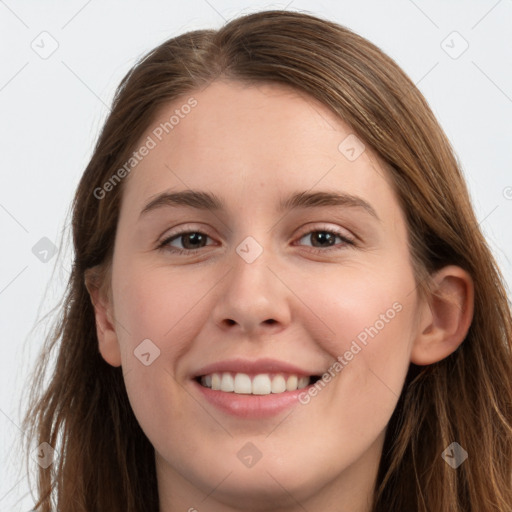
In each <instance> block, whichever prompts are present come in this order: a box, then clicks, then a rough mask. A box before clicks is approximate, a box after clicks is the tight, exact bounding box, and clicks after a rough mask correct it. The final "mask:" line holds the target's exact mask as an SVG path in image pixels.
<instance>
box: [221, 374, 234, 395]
mask: <svg viewBox="0 0 512 512" xmlns="http://www.w3.org/2000/svg"><path fill="white" fill-rule="evenodd" d="M220 390H221V391H227V392H229V391H234V390H235V385H234V382H233V376H232V375H231V373H223V374H222V380H221V381H220Z"/></svg>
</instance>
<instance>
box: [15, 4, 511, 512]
mask: <svg viewBox="0 0 512 512" xmlns="http://www.w3.org/2000/svg"><path fill="white" fill-rule="evenodd" d="M221 77H222V78H224V79H230V80H236V81H242V82H245V83H248V84H250V83H259V82H277V83H281V84H286V85H288V86H291V87H293V88H295V89H296V90H300V91H301V92H304V93H307V94H309V95H311V96H313V97H314V98H316V99H318V100H319V101H321V102H322V103H323V104H325V105H326V106H328V107H329V108H330V109H331V110H332V111H333V112H335V113H336V114H337V115H339V117H340V118H341V119H342V120H344V121H345V122H346V123H348V124H349V125H350V126H351V127H352V129H353V131H354V132H355V133H356V134H357V135H358V136H359V137H360V138H361V139H362V140H363V141H365V143H367V144H368V145H370V146H371V147H372V148H373V150H374V151H376V153H377V154H378V155H379V156H380V157H381V159H382V161H383V162H384V163H385V165H386V166H387V168H388V171H389V174H390V176H391V178H392V181H393V183H394V186H395V188H396V190H397V193H398V196H399V199H400V202H401V206H402V208H403V211H404V213H405V215H406V219H407V224H408V233H409V246H410V251H411V256H412V260H413V262H414V268H415V273H416V280H417V283H418V290H419V292H420V293H426V292H427V290H428V276H429V275H430V274H431V273H432V272H434V271H435V270H437V269H440V268H441V267H443V266H445V265H448V264H454V265H458V266H460V267H462V268H463V269H465V270H466V271H467V272H468V273H469V274H470V275H471V277H472V278H473V281H474V286H475V305H474V317H473V321H472V324H471V327H470V330H469V332H468V334H467V337H466V339H465V340H464V342H463V343H462V345H461V346H460V347H459V349H458V350H456V351H455V352H454V353H453V354H451V355H450V356H449V357H447V358H445V359H443V360H442V361H440V362H438V363H435V364H432V365H429V366H424V367H419V366H415V365H413V364H411V365H410V369H409V373H408V376H407V379H406V383H405V386H404V388H403V391H402V394H401V396H400V399H399V402H398V405H397V407H396V410H395V411H394V413H393V416H392V417H391V420H390V423H389V425H388V429H387V432H386V439H385V443H384V450H383V454H382V458H381V464H380V468H379V473H378V480H377V485H376V488H375V493H374V496H373V509H372V510H373V512H384V511H385V512H389V511H390V510H392V511H400V512H402V511H408V512H410V511H421V512H432V511H436V512H448V511H449V512H462V511H464V512H468V511H475V512H476V511H478V512H483V511H486V512H489V511H491V510H496V511H501V512H505V511H508V512H510V511H512V356H511V348H512V347H511V338H512V333H511V325H512V321H511V312H510V304H509V302H508V299H507V294H506V290H505V286H504V284H503V278H502V276H501V274H500V272H499V270H498V268H497V266H496V263H495V260H494V259H493V256H492V254H491V252H490V250H489V248H488V246H487V244H486V242H485V240H484V237H483V235H482V233H481V231H480V229H479V226H478V222H477V220H476V218H475V215H474V212H473V209H472V206H471V203H470V199H469V195H468V191H467V189H466V185H465V182H464V179H463V176H462V172H461V169H460V167H459V164H458V162H457V160H456V157H455V155H454V152H453V150H452V148H451V146H450V144H449V142H448V140H447V138H446V136H445V134H444V132H443V130H442V129H441V127H440V126H439V124H438V122H437V121H436V119H435V117H434V115H433V113H432V111H431V110H430V108H429V106H428V104H427V102H426V100H425V99H424V98H423V96H422V95H421V93H420V92H419V91H418V89H417V88H416V87H415V85H414V83H412V81H411V80H410V79H409V78H408V77H407V76H406V75H405V73H404V72H403V71H402V70H401V69H400V68H399V67H398V65H397V64H396V63H395V62H394V61H393V60H392V59H391V58H389V57H388V56H386V55H385V54H384V53H383V52H382V51H381V50H379V48H377V47H376V46H375V45H373V44H372V43H370V42H369V41H367V40H366V39H364V38H362V37H360V36H359V35H357V34H355V33H353V32H352V31H350V30H349V29H347V28H344V27H342V26H340V25H338V24H336V23H333V22H331V21H327V20H323V19H321V18H318V17H315V16H311V15H309V14H304V13H298V12H287V11H279V10H275V11H262V12H258V13H255V14H250V15H245V16H242V17H239V18H237V19H234V20H232V21H230V22H229V23H227V24H226V25H225V26H224V27H222V28H221V29H220V30H217V31H214V30H197V31H193V32H189V33H186V34H183V35H180V36H179V37H176V38H173V39H170V40H168V41H166V42H164V43H163V44H161V45H160V46H158V47H157V48H155V49H154V50H152V51H151V52H150V53H148V54H147V55H146V56H145V57H144V58H143V59H141V61H140V62H138V63H137V65H135V66H134V67H133V68H132V69H131V70H130V72H129V73H128V74H127V75H126V76H125V77H124V79H123V80H122V82H121V84H120V85H119V87H118V89H117V92H116V95H115V98H114V101H113V105H112V112H111V114H110V115H109V117H108V119H107V120H106V122H105V125H104V127H103V129H102V132H101V134H100V136H99V139H98V141H97V144H96V146H95V149H94V153H93V155H92V158H91V160H90V162H89V164H88V166H87V168H86V169H85V172H84V174H83V177H82V179H81V182H80V184H79V187H78V189H77V192H76V196H75V198H74V202H73V217H72V229H73V243H74V264H73V268H72V272H71V275H70V278H69V283H68V287H67V292H66V297H65V301H64V307H63V308H62V314H61V316H60V317H59V319H58V321H57V322H56V325H55V328H54V331H53V333H52V335H51V336H50V337H49V338H48V339H47V340H46V346H45V349H44V352H43V354H42V356H41V358H40V360H39V363H38V366H37V372H36V376H35V378H34V381H33V386H32V394H31V402H30V407H29V412H28V413H27V416H26V419H25V422H24V426H25V428H26V430H27V433H28V438H29V439H31V440H32V441H34V440H36V441H37V443H43V442H48V443H49V444H50V445H51V446H54V447H57V450H58V453H59V454H60V456H59V457H58V458H57V459H56V461H55V462H54V464H53V465H52V466H50V467H49V468H47V469H43V468H40V469H38V481H37V497H38V503H37V504H36V507H35V508H36V509H37V510H41V511H43V512H49V511H51V510H52V509H53V507H55V510H60V511H61V512H75V511H76V512H78V511H81V512H85V511H92V510H100V511H107V510H108V511H109V512H121V511H122V512H127V511H128V512H136V511H137V512H141V511H157V510H158V493H157V481H156V475H155V463H154V449H153V447H152V445H151V444H150V442H149V440H148V439H147V438H146V437H145V435H144V433H143V432H142V430H141V428H140V427H139V425H138V423H137V420H136V418H135V416H134V414H133V411H132V409H131V407H130V404H129V401H128V397H127V394H126V390H125V386H124V382H123V375H122V369H121V368H114V367H111V366H110V365H108V364H107V363H106V362H105V361H104V360H103V359H102V357H101V355H100V354H99V351H98V340H97V336H96V330H95V316H94V311H93V307H92V304H91V299H90V296H89V294H88V291H87V289H86V286H85V283H84V277H85V273H86V270H88V269H92V268H93V267H97V268H100V269H102V270H107V269H108V267H109V265H110V263H111V258H112V250H113V245H114V239H115V236H116V226H117V221H118V216H119V206H120V201H121V197H122V191H123V181H122V180H121V182H120V183H119V184H117V185H116V186H114V187H113V188H112V190H111V191H109V193H108V196H107V197H105V198H103V199H98V198H97V194H96V195H95V194H94V190H97V189H98V188H101V187H103V185H104V184H105V183H106V182H107V181H108V180H109V179H110V178H111V177H112V176H113V175H114V174H115V173H116V171H117V170H118V169H119V168H120V167H122V166H123V164H124V163H125V162H126V161H127V160H128V159H129V158H130V155H131V153H132V152H133V151H134V149H135V145H136V143H137V141H138V140H139V139H140V137H141V136H142V135H143V134H144V132H145V131H146V130H147V129H148V128H149V127H150V126H151V122H152V120H153V119H154V118H155V115H156V114H157V113H158V110H159V108H160V107H162V106H163V105H164V104H167V103H169V102H171V101H173V100H176V99H177V98H179V97H184V95H187V94H189V95H190V94H192V93H193V91H194V90H198V89H201V88H203V87H206V86H208V84H210V83H211V82H212V81H214V80H216V79H218V78H221ZM107 284H108V283H107ZM52 355H53V356H54V357H55V361H56V362H55V364H54V365H53V364H52V365H50V360H51V358H52ZM48 372H49V373H48ZM45 379H48V383H47V384H46V380H45ZM43 383H45V384H44V385H43ZM453 441H457V442H458V443H459V444H460V445H461V446H462V447H463V448H464V449H465V450H466V451H467V452H468V454H469V458H468V460H467V461H466V462H464V463H463V464H462V465H461V466H459V467H458V468H457V469H453V468H452V467H450V466H449V465H448V464H447V463H446V462H445V461H444V460H443V458H442V457H441V453H442V452H443V450H444V449H445V448H446V447H448V446H449V445H450V443H452V442H453ZM31 446H32V445H31Z"/></svg>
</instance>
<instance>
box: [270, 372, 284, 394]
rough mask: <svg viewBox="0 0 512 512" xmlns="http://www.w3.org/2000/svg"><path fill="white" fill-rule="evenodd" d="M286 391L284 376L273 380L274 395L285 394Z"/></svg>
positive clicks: (277, 376) (278, 376)
mask: <svg viewBox="0 0 512 512" xmlns="http://www.w3.org/2000/svg"><path fill="white" fill-rule="evenodd" d="M284 391H286V381H285V380H284V377H283V376H282V375H276V376H275V377H274V378H273V379H272V393H283V392H284Z"/></svg>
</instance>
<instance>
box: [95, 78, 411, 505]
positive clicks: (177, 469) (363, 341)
mask: <svg viewBox="0 0 512 512" xmlns="http://www.w3.org/2000/svg"><path fill="white" fill-rule="evenodd" d="M171 116H174V118H172V119H171ZM170 119H171V120H170ZM166 122H167V125H165V123H166ZM148 137H149V138H148ZM143 145H145V146H146V148H147V150H142V151H139V157H140V162H139V163H138V164H137V165H136V167H135V168H134V170H132V171H131V173H130V175H129V176H128V177H127V178H125V179H126V183H124V184H123V185H124V186H125V189H124V192H123V202H122V207H121V212H120V219H119V225H118V231H117V235H116V242H115V251H114V257H113V270H112V292H113V313H114V317H115V320H116V323H115V331H116V337H117V339H116V344H118V347H119V355H118V359H116V357H115V356H112V351H111V352H110V356H107V357H106V358H107V359H108V360H109V362H110V363H111V364H114V365H116V364H119V363H121V364H122V366H123V372H124V378H125V382H126V387H127V391H128V395H129V398H130V402H131V405H132V407H133V410H134V413H135V415H136V417H137V419H138V421H139V423H140V425H141V427H142V428H143V430H144V432H145V433H146V435H147V437H148V438H149V440H150V441H151V443H152V444H153V446H154V447H155V451H156V463H157V471H158V478H159V489H160V493H161V499H162V502H165V500H166V496H167V497H169V500H168V501H169V503H170V497H171V496H172V500H173V501H172V503H173V505H172V507H173V508H171V507H170V506H169V510H179V509H180V508H179V507H182V509H183V510H187V509H188V508H192V507H195V508H197V509H198V510H203V509H204V510H220V508H219V507H220V505H219V504H220V503H224V504H231V505H232V506H238V507H240V508H238V510H240V509H241V508H243V507H241V505H240V504H241V503H250V504H251V505H250V506H249V505H247V504H246V505H244V506H246V507H247V508H248V509H249V508H251V507H252V508H254V509H255V510H256V509H257V507H259V506H261V507H264V506H267V507H268V508H269V509H272V507H275V508H276V509H281V510H284V508H285V507H286V506H287V505H290V506H292V505H293V504H296V503H300V504H302V505H303V506H305V507H306V504H308V505H310V506H312V504H315V506H316V505H320V504H325V503H331V506H332V501H326V500H327V499H329V500H332V499H333V498H334V497H336V496H344V497H347V496H352V499H351V503H352V504H353V505H355V506H354V510H357V505H356V504H361V506H363V504H364V503H365V501H364V496H365V495H366V494H368V493H369V492H370V489H371V488H372V486H373V484H374V479H375V477H376V471H377V465H378V462H379V458H380V455H381V450H382V443H383V439H384V434H385V429H386V425H387V423H388V421H389V419H390V417H391V415H392V413H393V410H394V408H395V405H396V403H397V400H398V396H399V394H400V392H401V389H402V386H403V383H404V379H405V375H406V373H407V369H408V366H409V362H410V354H411V348H412V344H413V342H414V340H415V338H416V336H417V335H418V327H417V324H418V322H417V317H418V311H419V307H420V304H419V302H418V297H417V291H416V283H415V279H414V275H413V269H412V266H411V261H410V257H409V250H408V244H407V232H406V223H405V220H404V215H403V212H402V211H401V209H400V207H399V203H398V200H397V197H396V195H395V193H394V191H393V189H392V187H391V185H390V183H391V182H390V178H389V175H388V174H387V171H386V170H385V169H384V167H383V166H382V162H381V161H380V160H379V159H378V158H377V157H376V156H375V154H374V153H373V152H372V151H371V150H370V148H369V147H368V146H366V147H364V145H363V142H361V141H360V140H358V139H357V138H356V137H355V135H354V134H353V133H352V131H351V129H350V128H349V126H348V125H346V124H345V123H343V122H341V121H340V120H339V119H338V118H337V117H336V116H335V115H334V114H333V113H331V112H330V111H329V110H328V109H327V107H325V106H324V105H322V104H321V103H318V102H317V101H316V100H314V99H312V98H310V97H307V96H304V95H302V94H300V93H297V92H295V91H293V90H291V89H288V88H286V87H284V86H280V85H275V84H274V85H263V84H262V85H260V86H247V85H242V84H240V83H236V82H221V81H217V82H214V83H213V84H211V85H210V86H209V87H207V88H206V89H205V90H203V91H195V92H193V93H191V94H190V95H189V96H186V97H184V98H183V99H180V100H179V101H175V102H173V103H172V104H170V105H167V106H166V107H165V108H164V109H162V111H161V112H160V115H159V116H158V119H156V120H155V121H154V123H153V124H152V125H151V127H150V128H149V129H148V130H147V132H146V133H145V135H144V136H143V137H142V138H141V140H140V144H139V145H138V146H137V148H139V147H142V146H143ZM143 154H145V156H144V155H143ZM118 186H119V185H118ZM174 194H177V196H174V199H173V195H174ZM182 194H183V195H182ZM184 194H187V195H186V196H184ZM195 194H201V195H200V196H199V197H195ZM298 194H302V196H300V195H298ZM209 196H212V198H213V199H215V204H214V201H213V200H212V199H208V197H209ZM310 196H311V197H310ZM186 198H188V199H186ZM336 198H337V199H336ZM101 200H103V201H108V200H109V199H108V194H107V195H106V197H104V198H103V199H101ZM217 202H218V203H219V204H216V203H217ZM148 205H149V206H148ZM165 241H166V242H165ZM164 242H165V243H164ZM116 346H117V345H116ZM114 352H115V350H114ZM105 353H106V352H105ZM105 353H104V356H105ZM322 374H324V378H323V379H321V380H320V381H318V382H317V383H316V385H315V384H311V383H310V382H312V381H311V380H310V379H309V378H310V377H313V376H316V377H319V376H322ZM201 377H203V379H201ZM201 380H202V384H201V383H200V382H199V381H201ZM205 386H211V388H207V387H205ZM219 386H221V389H215V388H218V387H219ZM304 386H305V387H304ZM297 387H298V388H299V389H297ZM233 388H234V389H235V390H234V391H233ZM201 500H203V501H204V503H202V501H201ZM178 505H179V506H178ZM174 507H175V508H174ZM215 507H217V508H215ZM306 508H307V507H306ZM310 510H319V508H314V507H313V508H310Z"/></svg>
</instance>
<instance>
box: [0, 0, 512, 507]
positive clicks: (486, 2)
mask: <svg viewBox="0 0 512 512" xmlns="http://www.w3.org/2000/svg"><path fill="white" fill-rule="evenodd" d="M265 8H287V9H289V10H305V11H308V12H311V13H313V14H320V15H323V16H325V17H327V18H330V19H332V20H334V21H336V22H338V23H340V24H342V25H345V26H347V27H349V28H351V29H353V30H355V31H356V32H358V33H359V34H361V35H363V36H365V37H367V38H368V39H370V40H371V41H372V42H374V43H375V44H377V45H378V46H379V47H380V48H382V49H383V50H384V51H385V52H386V53H388V54H389V55H390V56H391V57H393V58H394V59H395V60H396V61H397V63H398V64H399V65H400V66H401V67H402V68H403V69H404V70H405V71H406V73H407V74H408V75H409V76H410V77H411V78H412V79H413V80H414V82H415V83H416V84H417V85H418V87H419V89H420V90H421V91H422V93H423V94H424V95H425V97H426V99H427V101H428V102H429V104H430V106H431V108H432V109H433V111H434V113H435V115H436V116H437V117H438V119H439V120H440V122H441V125H442V126H443V128H444V130H445V131H446V133H447V135H448V137H449V138H450V140H451V142H452V145H453V147H454V148H455V151H456V153H457V155H458V157H459V160H460V162H461V164H462V166H463V169H464V172H465V175H466V178H467V181H468V184H469V187H470V191H471V195H472V199H473V202H474V207H475V209H476V212H477V216H478V219H479V220H480V223H481V226H482V228H483V230H484V232H485V234H486V236H487V238H488V240H489V243H490V245H491V247H492V249H493V251H494V254H495V256H496V258H497V260H498V262H499V264H500V266H501V268H502V270H503V273H504V275H505V278H506V280H507V282H508V284H509V286H510V285H511V284H512V265H511V262H510V256H511V254H512V234H511V232H510V229H509V228H510V219H511V217H512V215H511V214H512V172H511V148H512V125H511V121H510V120H511V118H512V53H511V51H510V49H511V48H512V41H511V35H510V34H511V33H512V0H499V1H497V0H482V1H462V0H459V1H451V2H441V1H426V0H414V1H413V0H393V1H390V2H381V1H378V0H372V1H370V0H366V1H356V0H352V1H346V0H343V1H338V2H335V1H334V0H330V1H323V2H316V1H315V2H313V1H300V0H294V1H292V2H289V3H288V2H284V3H272V4H270V3H267V2H263V1H252V2H243V1H241V2H234V1H228V0H208V1H206V0H189V1H187V2H173V1H155V0H153V1H150V2H142V1H141V2H136V1H123V2H121V1H103V2H100V1H99V0H89V1H86V0H72V1H68V2H60V3H59V2H50V1H41V2H36V1H32V2H20V1H15V0H5V1H1V0H0V52H1V56H2V57H1V67H0V141H1V153H0V158H1V161H0V176H1V186H0V226H1V239H2V245H1V251H0V257H1V261H0V319H1V324H0V347H1V356H0V379H1V380H0V383H1V386H0V511H9V512H11V511H15V510H29V509H30V508H31V507H32V504H33V502H32V500H31V498H30V495H29V494H28V487H27V485H26V482H25V472H24V468H23V467H22V466H20V465H19V462H20V458H21V457H20V453H19V452H18V451H17V450H18V445H17V444H16V441H17V439H19V438H20V436H21V435H22V432H21V430H20V428H19V425H20V397H21V391H22V388H23V386H24V385H25V382H26V379H27V378H28V376H29V375H30V369H31V367H32V364H33V361H34V357H35V355H36V353H37V351H38V348H39V347H40V345H41V343H42V337H43V335H44V332H45V326H46V325H47V322H43V323H41V324H40V325H39V326H38V327H37V328H35V327H34V326H35V321H36V319H38V318H41V316H42V315H43V314H45V313H47V312H49V311H50V310H51V309H52V308H53V307H54V306H55V305H56V304H57V301H58V300H59V298H60V296H61V294H62V292H63V289H64V285H65V281H66V278H67V273H68V271H69V268H70V266H71V254H70V250H69V247H68V246H67V245H66V244H64V245H62V243H61V242H62V240H61V233H62V231H63V229H64V228H65V227H66V226H67V225H68V221H69V217H68V208H69V204H70V201H71V199H72V196H73V193H74V190H75V188H76V186H77V184H78V180H79V178H80V176H81V174H82V172H83V170H84V168H85V166H86V163H87V161H88V158H89V157H90V155H91V151H92V148H93V144H94V142H95V139H96V137H97V135H98V132H99V130H100V127H101V125H102V122H103V121H104V119H105V116H106V114H107V112H108V105H109V104H110V102H111V100H112V97H113V93H114V90H115V87H116V86H117V85H118V83H119V81H120V80H121V78H122V77H123V76H124V74H125V73H126V72H127V71H128V69H129V68H130V67H131V66H132V65H133V64H134V62H135V60H136V58H137V57H139V56H141V55H142V54H144V53H145V52H146V51H148V50H150V49H151V48H153V47H154V46H156V45H157V44H159V43H161V42H162V41H164V40H165V39H168V38H170V37H172V36H175V35H177V34H179V33H182V32H184V31H188V30H193V29H198V28H218V27H220V26H221V25H222V24H223V23H224V22H225V20H228V19H231V18H233V17H235V16H236V15H238V14H239V13H242V12H253V11H258V10H262V9H265ZM454 31H456V32H458V34H460V36H459V35H456V34H455V35H454V34H453V32H454ZM42 32H47V33H48V34H49V35H48V34H43V35H41V33H42ZM443 41H444V42H443ZM464 41H466V42H467V43H465V42H464ZM52 44H53V45H56V44H58V48H57V49H56V51H55V52H54V53H53V54H52V55H50V56H47V55H46V54H45V53H44V52H49V51H50V50H51V49H52ZM466 44H468V45H469V46H468V48H467V50H466V51H464V53H462V54H460V55H458V54H459V53H460V52H461V51H462V50H463V49H464V47H465V45H466ZM450 54H451V55H450ZM42 57H47V58H42ZM454 57H457V58H454ZM43 237H47V238H48V239H49V240H51V241H52V243H53V244H55V245H56V246H58V247H59V249H60V253H59V254H57V255H55V256H53V257H52V258H51V259H49V261H47V262H46V263H45V262H43V261H41V260H40V258H41V257H42V258H43V259H44V254H42V253H40V254H39V258H38V257H36V255H35V254H34V253H33V252H32V248H33V247H34V245H35V244H36V243H38V242H39V241H40V239H41V238H43ZM40 243H44V242H40ZM468 251H471V247H468ZM36 252H37V251H36ZM49 256H51V253H48V255H47V256H46V257H47V258H48V257H49ZM45 293H46V295H45ZM43 299H44V301H43Z"/></svg>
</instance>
